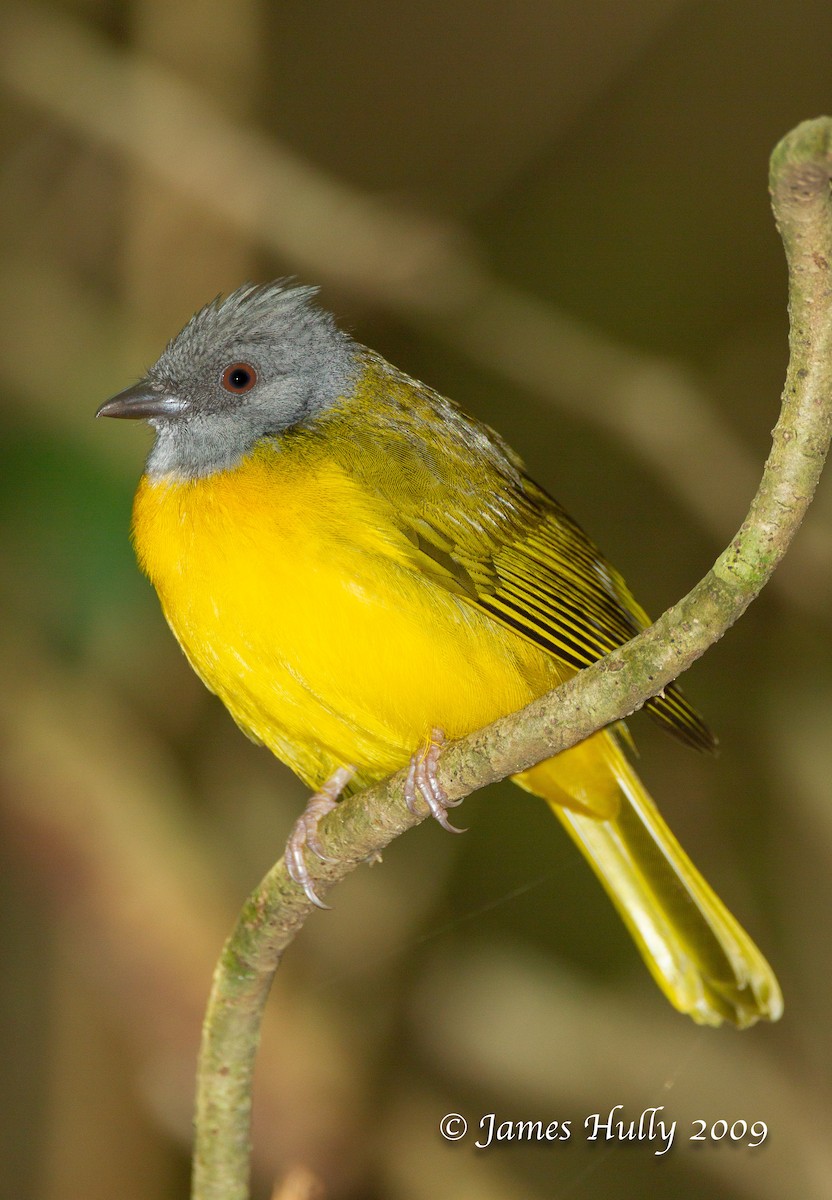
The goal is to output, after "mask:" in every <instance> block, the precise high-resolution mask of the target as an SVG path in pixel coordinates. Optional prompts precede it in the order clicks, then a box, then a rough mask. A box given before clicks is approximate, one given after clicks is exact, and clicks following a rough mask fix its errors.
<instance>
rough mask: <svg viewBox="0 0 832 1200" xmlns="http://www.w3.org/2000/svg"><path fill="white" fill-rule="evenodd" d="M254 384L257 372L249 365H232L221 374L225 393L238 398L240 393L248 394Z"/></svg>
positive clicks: (240, 363) (237, 363)
mask: <svg viewBox="0 0 832 1200" xmlns="http://www.w3.org/2000/svg"><path fill="white" fill-rule="evenodd" d="M256 382H257V372H256V371H255V369H254V367H252V366H251V364H250V363H244V362H235V363H232V364H231V366H229V367H226V368H225V370H224V371H223V373H222V386H223V387H224V388H225V390H226V391H227V392H234V393H235V394H236V395H238V396H239V395H240V394H241V393H242V392H250V391H251V389H252V388H253V387H254V385H255V383H256Z"/></svg>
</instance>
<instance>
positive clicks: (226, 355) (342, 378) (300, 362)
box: [97, 282, 356, 479]
mask: <svg viewBox="0 0 832 1200" xmlns="http://www.w3.org/2000/svg"><path fill="white" fill-rule="evenodd" d="M315 291H316V289H315V288H308V287H287V286H285V284H284V283H282V282H278V283H272V284H266V285H263V286H261V287H255V286H254V285H252V284H246V285H244V286H243V287H241V288H238V289H237V291H236V292H232V293H231V295H230V296H229V297H228V298H227V299H225V300H220V299H217V300H215V301H214V302H213V303H212V304H209V305H207V306H206V307H205V308H203V309H201V310H200V312H198V313H197V314H196V316H194V317H192V318H191V320H190V321H189V322H188V324H187V325H186V326H185V328H184V329H183V330H182V332H181V333H179V334H178V335H177V336H176V337H175V338H174V339H173V341H172V342H170V343H169V344H168V347H167V349H166V350H165V352H164V354H162V356H161V358H160V359H159V360H158V362H156V363H155V364H154V365H153V366H152V367H151V368H150V370H149V371H148V372H147V374H146V375H145V376H144V378H143V379H142V380H140V381H139V383H137V384H135V385H134V386H133V387H130V388H127V389H126V391H123V392H120V393H119V395H117V396H114V397H113V398H112V400H108V401H107V403H106V404H103V405H102V406H101V408H100V409H99V410H98V414H97V415H98V416H103V417H135V418H142V419H144V420H147V421H149V422H150V424H151V425H152V426H153V427H154V429H155V430H156V442H155V444H154V446H153V449H152V450H151V452H150V457H149V458H148V461H147V470H148V473H149V474H151V475H156V476H159V475H168V474H174V475H176V476H178V477H179V478H188V479H192V478H195V477H197V476H200V475H210V474H212V473H213V472H215V471H221V470H225V469H227V468H229V467H232V466H234V465H235V464H236V463H237V462H239V460H240V459H241V458H242V457H243V456H244V455H246V454H247V453H248V452H249V450H251V448H252V446H253V445H254V444H255V442H257V441H258V440H259V439H260V438H262V437H265V436H267V435H269V434H280V433H282V432H283V431H284V430H287V429H290V428H291V427H293V426H297V425H302V424H305V423H306V422H309V421H312V420H314V418H315V417H316V416H319V415H320V414H321V413H322V412H324V411H325V410H326V409H327V408H329V407H330V406H331V405H332V404H334V403H335V402H336V401H337V400H338V399H339V398H340V397H343V396H348V395H349V394H350V392H351V390H352V380H353V377H354V375H355V372H356V363H355V358H354V355H355V344H354V343H353V342H352V340H351V339H350V338H349V336H348V335H347V334H345V333H342V332H341V331H340V330H339V329H338V328H337V327H336V325H335V322H334V321H333V319H332V317H331V316H330V315H329V313H326V312H323V311H322V310H321V309H319V308H317V307H316V306H315V305H314V304H313V303H312V302H311V298H312V296H313V295H314V294H315Z"/></svg>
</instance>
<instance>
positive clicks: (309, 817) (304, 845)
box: [284, 767, 355, 908]
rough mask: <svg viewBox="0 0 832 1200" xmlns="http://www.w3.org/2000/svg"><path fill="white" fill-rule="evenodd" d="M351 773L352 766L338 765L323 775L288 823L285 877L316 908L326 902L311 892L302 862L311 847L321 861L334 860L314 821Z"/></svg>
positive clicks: (330, 807) (335, 800)
mask: <svg viewBox="0 0 832 1200" xmlns="http://www.w3.org/2000/svg"><path fill="white" fill-rule="evenodd" d="M354 774H355V769H354V768H353V767H339V768H338V770H337V771H335V773H334V774H333V775H331V776H330V778H329V779H327V781H326V783H325V784H324V785H323V787H322V788H320V790H319V791H317V792H315V794H314V796H310V797H309V802H308V803H307V805H306V808H305V809H304V810H303V812H302V813H301V815H300V816H299V817H298V819H297V821H295V823H294V825H293V826H292V831H291V833H290V834H289V837H288V840H287V842H286V850H285V854H284V858H285V862H286V870H287V871H288V873H289V878H290V879H293V880H294V882H295V883H296V884H297V885H298V887H301V888H303V890H304V892H306V895H307V897H308V899H310V900H311V901H312V903H313V904H315V905H317V907H318V908H329V905H328V904H324V902H323V900H321V899H320V898H319V897H318V896H317V895H316V894H315V889H314V887H313V886H312V877H311V876H310V874H309V868H308V866H307V865H306V851H307V850H311V852H312V853H313V854H314V855H315V857H316V858H319V859H320V860H321V862H327V863H335V862H338V859H337V858H332V857H331V855H329V854H327V853H326V851H325V850H324V848H323V846H322V845H321V841H320V838H319V837H318V822H319V821H320V819H321V817H325V816H326V814H327V813H331V812H332V810H333V808H335V807H336V805H337V804H338V798H339V796H340V795H341V793H342V792H343V790H344V788H345V787H346V786H347V784H348V783H349V781H350V780H351V779H352V777H353V775H354Z"/></svg>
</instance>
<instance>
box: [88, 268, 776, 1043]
mask: <svg viewBox="0 0 832 1200" xmlns="http://www.w3.org/2000/svg"><path fill="white" fill-rule="evenodd" d="M316 293H317V289H316V288H312V287H305V286H300V285H298V284H296V283H295V282H294V281H287V280H278V281H276V282H271V283H266V284H250V283H249V284H244V285H243V286H242V287H240V288H238V289H237V290H235V291H233V292H231V293H230V294H229V295H227V296H226V297H224V298H223V297H217V298H216V299H215V300H214V301H212V302H211V303H209V304H208V305H206V306H205V307H204V308H202V309H200V310H199V311H198V312H197V313H196V314H195V315H194V316H193V317H192V318H191V319H190V320H189V321H188V323H187V324H186V325H185V326H184V328H183V329H182V330H181V332H180V333H178V334H177V335H176V336H175V337H174V338H173V339H172V340H171V341H170V342H169V343H168V345H167V347H166V348H165V350H164V351H163V353H162V354H161V356H160V357H159V359H158V361H157V362H156V363H155V364H154V365H153V366H152V367H150V369H149V370H148V371H147V372H146V374H145V375H144V376H143V377H142V378H141V379H140V380H139V381H138V382H137V383H135V384H133V385H131V386H130V387H128V388H126V389H125V390H123V391H121V392H119V393H118V394H117V395H115V396H113V397H112V398H111V399H110V400H108V401H106V402H105V403H104V404H103V405H101V407H100V408H99V410H98V413H97V415H98V416H106V417H116V418H130V419H135V420H145V421H147V422H148V423H149V424H150V426H151V427H152V428H153V430H154V431H155V440H154V443H153V446H152V448H151V450H150V453H149V456H148V458H147V462H146V466H145V470H144V473H143V475H142V476H141V479H140V481H139V485H138V489H137V492H136V496H135V500H134V506H133V519H132V539H133V543H134V547H135V551H136V555H137V558H138V562H139V565H140V567H141V569H142V571H143V572H144V573H145V574H146V575H147V576H148V577H149V579H150V581H151V582H152V584H153V586H154V587H155V589H156V592H157V593H158V597H159V600H160V602H161V606H162V610H163V612H164V616H165V618H166V619H167V622H168V624H169V625H170V628H171V629H172V631H173V633H174V634H175V636H176V638H177V639H178V641H179V644H180V646H181V648H182V650H183V651H184V653H185V655H186V657H187V658H188V660H189V661H190V663H191V665H192V667H193V668H194V670H195V671H196V673H197V675H198V676H199V677H200V678H201V679H202V681H203V682H204V683H205V685H206V686H207V687H208V688H209V689H210V690H211V691H212V692H214V693H215V694H216V695H217V696H218V697H219V699H220V700H221V701H222V702H223V704H224V705H225V706H226V708H227V709H228V711H229V713H230V714H231V716H232V717H233V719H234V720H235V721H236V723H237V724H238V725H239V726H240V727H241V729H242V730H243V731H244V732H245V733H246V734H247V736H248V737H249V738H251V739H252V740H253V741H255V742H256V743H259V744H262V745H264V746H266V747H268V749H269V750H271V751H272V752H273V754H274V755H275V756H276V757H277V758H278V759H280V760H281V761H282V762H284V763H286V764H287V765H288V766H289V767H290V768H291V769H292V770H293V771H294V772H295V773H296V774H297V775H298V776H299V777H300V779H301V780H302V781H303V783H304V784H305V785H306V786H307V787H308V788H309V789H311V791H312V793H313V795H312V799H311V800H310V803H309V805H308V806H307V809H306V810H305V812H304V813H303V814H302V815H301V817H300V818H299V819H298V821H297V822H296V824H295V826H294V827H293V829H292V832H291V834H290V836H289V840H288V842H287V849H286V865H287V868H288V870H289V873H290V875H291V876H292V878H293V879H294V880H295V882H296V883H297V884H298V885H299V886H301V887H303V888H304V890H305V891H306V893H307V896H308V897H309V899H310V900H311V901H312V902H313V903H317V904H319V905H320V906H321V907H325V906H324V905H323V904H322V902H321V901H320V899H319V897H318V896H317V895H316V893H315V891H314V886H313V881H312V879H311V877H310V875H309V869H308V855H309V854H315V855H317V856H318V857H321V858H324V857H325V856H326V855H325V851H324V848H323V847H322V845H321V843H320V840H319V838H318V833H317V824H318V821H319V820H320V818H321V816H322V815H323V814H325V813H326V812H328V811H330V810H331V809H332V807H333V806H334V805H335V803H336V802H337V801H338V798H339V797H340V796H342V795H348V794H351V793H354V792H356V791H359V790H361V789H363V788H366V787H367V786H369V785H371V784H373V783H375V782H377V781H379V780H381V779H383V778H385V777H386V776H388V775H390V774H391V773H393V772H396V771H397V770H399V769H401V768H403V767H408V766H409V772H408V777H407V778H408V783H407V787H406V789H405V799H406V802H407V803H408V805H409V807H411V808H412V809H413V810H414V811H417V809H418V804H419V800H420V799H421V800H424V801H425V803H426V804H427V805H428V807H429V808H430V810H431V812H432V813H433V815H434V816H435V817H436V818H437V819H438V820H439V821H440V823H441V824H443V825H445V827H446V828H454V827H453V826H452V825H451V823H450V821H449V820H448V815H447V809H448V807H449V804H448V801H447V797H446V796H445V794H444V792H443V791H442V788H441V786H440V785H439V783H438V780H437V774H436V766H437V762H438V759H439V756H441V753H442V746H443V744H444V741H445V740H446V739H450V740H454V739H457V738H460V737H463V736H465V735H466V734H468V733H471V732H472V731H474V730H475V729H478V728H480V727H483V726H485V725H487V724H489V723H491V722H492V721H494V720H496V719H497V718H498V717H501V716H504V715H506V714H508V713H510V712H514V711H516V710H518V709H520V708H522V707H523V706H524V705H526V704H528V703H529V702H531V701H532V700H534V699H535V698H536V697H539V696H541V695H543V694H544V693H546V692H548V691H550V690H551V689H553V688H555V687H557V686H558V685H559V684H560V683H562V682H563V681H565V680H566V679H568V678H570V677H571V676H573V675H574V674H575V673H576V672H577V671H580V670H581V669H582V668H584V667H586V666H588V665H589V664H591V663H592V662H595V661H597V660H598V659H600V658H602V657H603V656H604V655H605V654H607V653H608V652H609V651H611V650H612V649H614V648H615V647H618V646H620V645H622V644H624V643H626V642H627V641H629V640H630V639H631V638H632V637H634V636H635V635H636V634H637V633H638V632H639V631H640V630H641V629H643V628H645V627H646V626H647V625H648V624H649V619H648V617H647V614H646V613H645V611H644V609H642V608H641V606H640V605H639V604H638V603H637V601H636V600H635V598H634V597H633V595H632V594H631V592H630V590H629V588H628V587H627V585H626V583H625V582H624V579H623V577H622V576H621V574H620V573H619V572H618V571H617V570H616V569H615V567H613V566H612V565H611V564H610V563H609V562H608V561H607V560H606V558H605V557H604V556H603V554H602V553H601V551H600V550H599V549H598V548H597V547H596V545H595V544H594V543H593V542H592V541H591V540H590V538H589V537H588V536H587V534H586V533H584V531H583V529H582V528H581V527H580V525H578V524H577V523H576V522H575V521H574V520H573V519H572V518H571V517H570V516H569V515H568V514H567V513H566V511H565V510H564V509H563V508H562V507H561V506H560V504H558V503H557V501H556V500H554V499H553V498H552V497H551V496H550V495H549V494H548V492H547V491H545V490H544V489H543V488H542V487H541V486H539V485H538V484H537V483H535V482H534V481H533V480H532V478H531V477H530V476H529V474H528V473H527V471H526V469H525V467H524V464H523V462H522V460H521V458H520V457H519V455H518V454H516V453H515V451H513V450H512V449H511V448H510V447H509V446H508V445H507V443H506V442H505V441H504V440H503V439H502V438H501V437H500V436H499V434H497V433H496V432H495V431H494V430H492V429H491V428H489V427H488V426H487V425H485V424H484V423H482V422H481V421H479V420H476V419H474V418H473V417H471V416H468V415H467V414H466V413H465V412H464V411H463V410H462V409H461V408H460V407H459V406H458V405H456V404H455V403H453V402H452V401H451V400H449V399H447V398H445V397H444V396H442V395H440V394H439V393H438V392H436V391H434V390H433V389H432V388H430V387H428V386H427V385H425V384H424V383H421V382H419V381H417V380H416V379H414V378H411V377H410V376H408V375H407V374H405V373H404V372H402V371H400V370H398V369H397V368H396V367H394V366H392V365H391V364H390V363H388V362H387V361H386V360H385V359H384V358H383V357H381V355H379V354H377V353H376V352H374V351H373V350H370V349H368V348H367V347H365V346H363V345H361V344H360V343H359V342H358V341H356V340H355V339H354V338H353V337H352V336H351V335H350V334H349V333H347V332H346V331H344V330H342V329H341V328H340V326H339V325H338V323H337V322H336V321H335V319H334V317H333V316H332V315H331V314H330V313H328V312H327V311H326V310H325V309H324V308H323V307H321V306H319V304H318V302H317V299H316ZM646 709H647V711H648V713H649V714H650V715H651V716H652V717H654V718H655V719H656V721H658V722H659V724H660V725H662V726H663V727H664V728H665V729H666V730H668V731H669V732H671V733H673V734H675V735H676V736H677V738H679V739H680V740H681V741H682V742H685V743H687V744H688V745H689V746H692V747H694V748H697V749H700V750H712V749H713V748H714V745H715V739H714V736H713V734H712V733H711V731H710V729H709V728H708V726H707V725H706V724H705V722H704V720H703V719H702V718H701V717H700V716H699V714H698V713H697V712H696V710H695V709H694V708H693V707H692V706H691V704H690V703H689V702H688V701H687V699H686V698H685V696H684V695H683V694H682V692H681V690H680V689H679V688H678V686H677V685H676V684H671V685H669V686H668V687H667V688H665V690H664V692H662V693H660V694H658V695H656V696H655V697H653V698H652V699H651V700H648V701H647V704H646ZM629 741H630V735H629V731H628V730H627V729H626V728H625V727H624V726H623V725H622V724H617V725H614V726H612V727H609V728H607V729H604V730H601V731H600V732H598V733H595V734H593V735H592V736H591V737H589V738H587V739H586V740H584V741H583V742H581V743H579V744H578V745H576V746H574V747H573V748H571V749H569V750H566V751H563V752H562V753H560V754H558V755H556V756H554V757H552V758H550V759H547V760H546V761H544V762H542V763H540V764H538V765H537V766H535V767H532V768H531V769H529V770H526V771H523V772H522V773H520V774H518V775H516V776H514V777H513V778H514V782H515V783H517V784H519V785H520V787H521V788H524V789H526V790H527V791H529V792H532V793H534V794H535V795H537V796H539V797H541V798H542V799H543V800H545V801H546V802H547V803H548V804H549V806H550V807H551V809H552V810H553V812H554V813H555V815H556V816H557V817H558V818H559V820H560V822H561V824H562V825H563V827H564V828H565V830H566V832H567V834H568V835H569V836H570V837H571V838H572V840H573V841H574V843H575V844H576V846H577V848H578V849H579V851H580V852H581V853H582V854H583V856H584V857H585V858H586V859H587V861H588V862H589V865H590V866H591V867H592V869H593V871H594V872H595V874H596V875H597V877H598V879H599V881H600V883H601V885H602V886H603V888H604V889H605V890H606V892H607V894H608V895H609V897H610V899H611V900H612V903H613V905H614V906H615V908H616V910H617V911H618V913H619V915H620V916H621V918H622V919H623V922H624V924H625V926H626V927H627V929H628V930H629V932H630V934H631V935H632V938H633V940H634V941H635V944H636V946H637V948H638V950H639V951H640V952H641V955H642V957H643V959H644V961H645V963H646V965H647V967H648V969H649V971H650V973H651V974H652V976H653V978H654V980H655V981H656V983H657V984H658V985H659V987H660V988H661V990H662V991H663V992H664V994H665V996H666V997H667V998H668V1000H669V1001H670V1002H671V1004H672V1005H673V1006H674V1007H675V1008H677V1009H678V1010H679V1011H680V1012H682V1013H687V1014H688V1015H689V1016H690V1017H691V1018H692V1019H693V1020H694V1021H696V1022H697V1023H700V1024H707V1025H719V1024H721V1023H722V1022H723V1021H729V1022H732V1023H733V1024H735V1025H736V1026H738V1027H741V1028H742V1027H746V1026H749V1025H751V1024H753V1023H754V1022H755V1021H756V1020H758V1019H759V1018H767V1019H769V1020H776V1019H777V1018H778V1017H779V1016H780V1014H781V1012H782V1008H783V1000H782V994H781V991H780V988H779V985H778V983H777V979H776V977H775V975H774V973H773V971H772V968H771V967H770V966H769V964H768V962H767V961H766V959H765V957H764V956H763V954H762V953H761V951H760V950H759V949H758V948H757V946H756V945H755V944H754V942H753V941H752V939H751V938H750V936H749V935H748V934H747V933H746V932H745V930H744V929H743V928H742V927H741V925H740V924H739V923H738V921H737V920H736V919H735V918H734V917H733V916H732V915H731V914H730V912H729V911H728V909H727V908H726V906H725V905H724V904H723V903H722V901H721V900H720V899H719V898H718V897H717V896H716V894H715V893H714V892H713V890H712V889H711V887H710V886H709V885H708V884H707V883H706V882H705V880H704V878H703V877H702V875H701V874H700V873H699V871H698V870H697V869H696V867H695V866H694V865H693V863H692V862H691V860H690V859H689V857H688V856H687V854H686V853H685V851H684V850H683V849H682V847H681V846H680V844H679V843H678V841H677V840H676V838H675V837H674V835H673V834H672V832H671V831H670V829H669V828H668V826H667V825H666V823H665V822H664V820H663V818H662V817H661V815H660V813H659V811H658V808H657V807H656V805H655V803H654V801H653V800H652V798H651V797H650V795H649V794H648V792H647V790H646V788H645V786H644V785H643V783H642V782H641V780H640V779H639V777H638V775H637V774H636V771H635V769H634V767H633V765H632V763H631V761H630V758H629V756H628V749H629V748H630V747H629V746H628V742H629ZM422 811H424V810H422Z"/></svg>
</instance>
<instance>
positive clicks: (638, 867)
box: [514, 731, 783, 1028]
mask: <svg viewBox="0 0 832 1200" xmlns="http://www.w3.org/2000/svg"><path fill="white" fill-rule="evenodd" d="M514 780H515V783H519V784H520V786H521V787H523V788H525V789H526V790H527V791H530V792H534V794H535V795H537V796H541V797H542V798H543V799H544V800H546V801H547V802H548V803H549V804H550V805H551V807H552V808H553V810H554V811H555V813H556V814H557V816H558V817H559V819H560V821H561V822H562V824H563V825H564V826H565V827H566V829H567V832H568V833H569V834H570V836H571V837H572V838H573V840H574V841H575V843H576V844H577V846H578V847H579V849H580V850H581V851H582V853H583V854H584V855H585V857H586V858H587V859H588V861H589V863H590V864H591V866H592V869H593V870H594V871H595V873H596V875H597V876H598V878H599V879H600V880H601V883H602V884H603V885H604V887H605V889H606V891H607V893H608V894H609V896H610V898H611V899H612V902H613V904H614V905H615V907H616V908H617V909H618V911H619V913H620V914H621V917H622V918H623V920H624V923H625V924H626V926H627V928H628V929H629V930H630V933H631V934H632V935H633V938H634V939H635V942H636V945H637V946H638V948H639V950H640V951H641V953H642V956H643V957H644V961H645V962H646V963H647V966H648V967H649V969H650V972H651V973H652V975H653V978H654V979H655V980H656V982H657V983H658V985H659V987H660V988H661V989H662V991H663V992H664V993H665V995H666V996H667V998H668V1000H669V1001H670V1003H671V1004H673V1005H674V1007H676V1008H678V1009H679V1010H680V1011H681V1012H684V1013H688V1014H689V1015H690V1016H691V1017H692V1018H693V1019H694V1021H697V1022H698V1023H699V1024H702V1025H720V1024H722V1021H723V1020H726V1019H727V1020H729V1021H733V1023H734V1024H735V1025H737V1026H739V1027H740V1028H744V1027H746V1026H748V1025H753V1024H754V1022H755V1021H756V1020H758V1018H760V1017H766V1018H768V1020H770V1021H776V1020H777V1019H778V1017H779V1016H780V1015H781V1013H782V1011H783V997H782V995H781V992H780V987H779V985H778V983H777V980H776V978H775V976H774V972H773V971H772V969H771V967H770V966H769V965H768V963H767V962H766V960H765V958H764V957H763V955H762V954H761V953H760V951H759V950H758V949H757V947H756V946H755V945H754V943H753V942H752V940H751V938H750V937H749V936H748V934H747V933H746V932H745V930H744V929H742V927H741V926H740V925H739V924H738V922H737V921H736V920H735V919H734V918H733V917H732V916H731V914H730V913H729V912H728V910H727V909H726V907H725V905H724V904H723V903H722V901H721V900H719V898H718V897H717V896H716V895H715V894H714V892H713V891H712V890H711V888H710V887H709V886H708V884H707V883H706V882H705V880H704V879H703V878H702V876H701V875H700V874H699V872H698V871H697V870H696V867H694V865H693V863H692V862H691V861H690V859H689V858H688V856H687V855H686V854H685V852H684V850H683V849H682V847H681V846H680V845H679V843H678V842H677V841H676V838H675V837H674V836H673V834H672V833H671V832H670V830H669V829H668V827H667V825H665V823H664V821H663V820H662V818H661V816H660V815H659V812H658V810H657V808H656V806H655V804H654V803H653V801H652V800H651V798H650V796H649V795H648V794H647V791H646V790H645V788H644V785H643V784H642V783H641V781H640V779H639V778H638V776H637V775H636V773H635V771H634V770H633V768H632V767H631V766H630V764H629V762H628V761H627V759H626V757H625V755H624V752H623V751H622V749H621V747H620V746H619V744H618V741H617V738H616V735H615V734H613V733H611V732H609V731H607V732H603V733H597V734H595V735H594V736H593V737H591V738H588V739H587V740H586V741H585V742H582V743H581V744H580V745H578V746H575V747H574V748H573V749H571V750H567V751H565V752H564V753H563V754H559V755H558V756H557V757H556V758H551V759H549V760H548V761H546V762H544V763H540V764H539V766H537V767H533V768H532V770H530V771H526V772H524V773H523V774H522V775H516V776H515V777H514Z"/></svg>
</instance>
